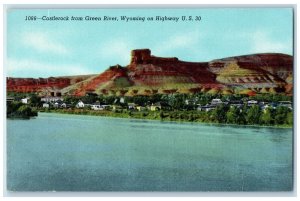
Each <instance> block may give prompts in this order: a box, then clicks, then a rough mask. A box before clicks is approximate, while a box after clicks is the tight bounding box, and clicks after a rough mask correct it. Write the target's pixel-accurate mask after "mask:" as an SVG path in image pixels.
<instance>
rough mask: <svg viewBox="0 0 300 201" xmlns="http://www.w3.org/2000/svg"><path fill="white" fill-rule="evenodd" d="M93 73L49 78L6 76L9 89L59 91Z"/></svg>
mask: <svg viewBox="0 0 300 201" xmlns="http://www.w3.org/2000/svg"><path fill="white" fill-rule="evenodd" d="M90 76H91V75H83V76H67V77H49V78H37V79H35V78H12V77H8V78H6V85H7V91H11V92H20V93H32V92H38V93H43V92H46V91H59V90H60V89H63V88H65V87H68V86H70V85H72V84H75V83H78V82H82V81H83V80H85V79H87V78H88V77H90Z"/></svg>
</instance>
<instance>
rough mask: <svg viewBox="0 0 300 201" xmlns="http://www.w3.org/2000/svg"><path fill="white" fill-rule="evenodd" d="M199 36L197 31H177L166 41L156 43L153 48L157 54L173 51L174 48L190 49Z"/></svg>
mask: <svg viewBox="0 0 300 201" xmlns="http://www.w3.org/2000/svg"><path fill="white" fill-rule="evenodd" d="M200 38H201V36H200V34H199V32H198V31H190V32H189V31H186V32H182V33H177V34H174V35H172V36H170V38H168V39H167V40H166V41H164V42H162V43H160V44H158V45H157V46H156V47H155V48H154V50H155V52H156V54H158V55H164V54H167V53H168V52H170V51H171V52H174V50H175V49H189V50H190V49H191V47H195V44H196V43H198V42H199V40H200Z"/></svg>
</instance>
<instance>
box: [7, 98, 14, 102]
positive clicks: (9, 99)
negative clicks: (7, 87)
mask: <svg viewBox="0 0 300 201" xmlns="http://www.w3.org/2000/svg"><path fill="white" fill-rule="evenodd" d="M14 100H15V98H14V97H6V103H11V102H13V101H14Z"/></svg>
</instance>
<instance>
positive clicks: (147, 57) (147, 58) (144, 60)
mask: <svg viewBox="0 0 300 201" xmlns="http://www.w3.org/2000/svg"><path fill="white" fill-rule="evenodd" d="M178 61H179V60H178V58H177V57H170V58H167V57H156V56H153V55H151V50H149V49H137V50H132V51H131V61H130V65H132V64H159V63H168V62H178Z"/></svg>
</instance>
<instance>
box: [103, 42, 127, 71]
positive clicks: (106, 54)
mask: <svg viewBox="0 0 300 201" xmlns="http://www.w3.org/2000/svg"><path fill="white" fill-rule="evenodd" d="M99 49H100V50H99V51H98V52H99V54H100V57H102V58H104V59H105V60H109V59H114V60H115V61H116V63H115V64H120V65H127V64H129V62H130V51H131V50H132V49H133V45H132V43H131V42H129V41H127V40H125V39H123V40H122V39H115V40H113V41H108V42H106V43H104V44H103V45H101V47H100V48H99ZM111 65H114V64H111Z"/></svg>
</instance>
